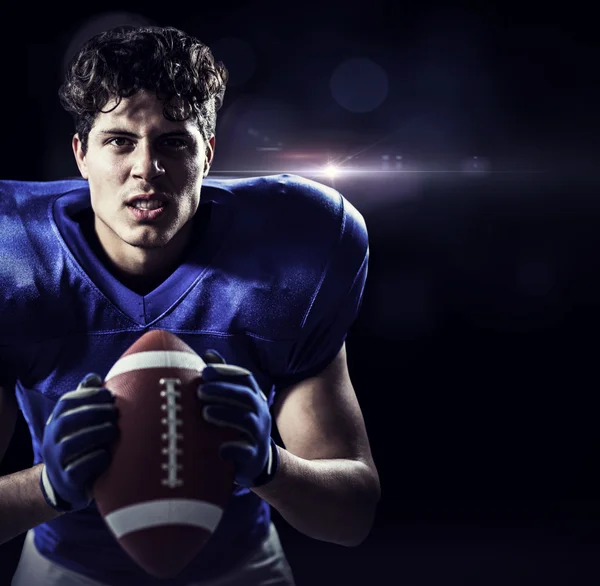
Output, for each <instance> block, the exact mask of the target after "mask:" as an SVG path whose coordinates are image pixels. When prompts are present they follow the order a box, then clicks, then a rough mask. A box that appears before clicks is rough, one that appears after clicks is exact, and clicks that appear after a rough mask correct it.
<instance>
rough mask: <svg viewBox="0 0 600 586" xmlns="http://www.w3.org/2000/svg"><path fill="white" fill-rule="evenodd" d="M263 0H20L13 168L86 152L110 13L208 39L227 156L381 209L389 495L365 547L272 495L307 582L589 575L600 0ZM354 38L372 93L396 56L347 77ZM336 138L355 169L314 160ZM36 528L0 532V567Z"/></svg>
mask: <svg viewBox="0 0 600 586" xmlns="http://www.w3.org/2000/svg"><path fill="white" fill-rule="evenodd" d="M262 6H263V7H255V6H252V5H251V4H249V3H245V2H231V1H230V2H227V3H224V4H223V5H211V6H208V5H207V6H202V5H191V6H190V7H188V8H186V9H183V8H180V7H177V6H175V5H173V6H171V5H170V6H169V12H168V15H166V10H165V8H164V7H163V6H161V7H156V8H152V7H148V6H147V5H143V6H142V5H139V6H135V5H133V4H131V3H128V6H127V11H130V12H127V13H126V12H125V9H124V8H123V5H122V4H121V5H120V7H119V9H118V10H119V14H120V15H118V16H114V14H113V16H110V15H108V13H109V12H110V10H111V6H110V5H108V6H106V7H105V10H104V11H102V12H100V11H96V10H93V9H92V8H89V9H83V8H81V9H80V11H79V12H77V13H73V12H67V11H64V14H63V13H62V12H61V14H60V18H58V17H57V15H56V8H55V7H52V8H50V7H47V8H43V7H42V8H37V9H36V10H35V11H32V12H34V14H31V13H27V14H25V8H23V9H22V10H23V13H22V14H9V13H6V19H7V20H6V22H7V23H10V25H9V26H7V27H5V29H6V34H5V37H4V38H3V40H2V43H3V45H6V47H5V48H4V50H3V52H2V55H1V63H2V65H3V71H4V73H3V85H2V91H1V94H2V96H1V98H2V105H3V113H2V117H3V125H2V127H3V135H4V138H3V140H2V146H1V150H0V152H1V153H2V158H1V160H0V177H2V178H6V179H20V180H42V181H44V180H52V179H57V178H60V177H64V176H68V175H76V174H77V170H76V167H75V164H74V162H73V160H72V154H71V150H70V137H71V134H72V132H73V130H72V127H71V121H70V119H69V117H68V116H67V115H66V114H65V113H64V112H63V111H62V110H61V108H60V105H59V103H58V99H57V96H56V91H57V89H58V86H59V84H60V81H61V76H62V72H63V61H64V59H65V55H68V54H70V53H72V51H73V46H75V45H77V43H78V42H80V41H81V40H84V38H85V36H86V34H87V35H89V34H90V33H89V31H93V32H97V31H96V30H95V29H94V27H95V28H96V29H98V28H99V29H101V28H103V27H104V28H106V27H107V26H108V27H109V26H111V25H112V24H118V23H124V22H131V21H134V22H138V23H141V22H140V21H141V20H142V21H143V20H144V19H145V20H146V21H148V22H151V23H155V24H159V25H172V26H176V27H178V28H181V29H183V30H185V31H186V32H189V33H191V34H194V35H195V36H197V37H198V38H200V39H201V40H203V41H204V42H206V43H207V44H209V45H211V46H214V48H215V53H216V55H217V57H220V58H222V59H223V60H224V61H225V64H226V65H227V66H228V67H229V68H230V70H231V74H232V84H231V86H230V89H229V90H228V93H227V95H226V101H225V106H224V107H223V110H222V111H221V113H220V119H219V123H218V127H217V140H218V142H217V151H216V161H215V166H214V173H215V174H224V175H235V174H236V172H237V173H241V172H242V171H243V172H245V173H252V172H257V173H258V172H279V171H289V172H299V173H300V174H304V175H306V176H311V177H313V178H316V179H317V180H319V181H323V182H324V183H328V184H333V185H334V186H335V187H336V188H338V189H339V190H340V191H341V192H342V193H343V194H344V195H345V196H346V197H347V198H348V199H349V200H350V201H351V202H352V203H353V204H354V205H355V206H356V207H357V208H358V209H359V211H361V213H362V214H363V215H364V217H365V219H366V221H367V225H368V227H369V232H370V239H371V262H370V273H369V279H368V283H367V288H366V291H365V298H364V304H363V308H362V311H361V314H360V316H359V318H358V320H357V322H356V323H355V324H354V326H353V328H352V330H351V333H350V336H349V339H348V353H349V363H350V370H351V374H352V376H353V380H354V383H355V388H356V392H357V395H358V397H359V401H360V403H361V406H362V408H363V412H364V416H365V419H366V423H367V428H368V431H369V434H370V439H371V445H372V450H373V454H374V457H375V461H376V463H377V466H378V469H379V472H380V476H381V483H382V491H383V498H382V501H381V503H380V506H379V510H378V515H377V519H376V522H375V526H374V528H373V531H372V533H371V535H370V537H369V538H368V540H367V541H366V542H365V543H364V544H363V545H361V546H360V547H359V548H358V549H346V548H342V547H338V546H334V545H330V544H325V543H320V542H316V541H312V540H310V539H308V538H305V537H304V536H302V535H300V534H299V533H298V532H296V531H295V530H293V529H291V528H290V527H289V526H287V525H286V524H285V522H283V521H282V520H281V519H280V518H279V517H278V516H277V514H275V519H276V521H277V524H278V527H279V529H280V533H281V536H282V540H283V542H284V545H285V547H286V550H287V552H288V556H289V558H290V560H291V562H292V565H293V567H294V571H295V573H296V576H297V580H298V584H299V586H302V585H303V584H311V585H320V584H344V585H348V586H350V585H358V584H364V583H365V582H367V581H368V582H369V583H378V584H399V585H402V586H417V585H419V586H420V585H423V586H425V585H429V584H439V583H444V584H447V583H458V584H486V585H495V584H509V583H510V584H549V583H557V584H558V583H560V584H577V585H579V584H597V583H598V582H599V581H600V555H599V551H598V549H599V548H598V546H599V541H600V538H599V536H600V506H599V501H598V495H599V494H600V493H599V489H600V482H599V481H598V474H597V467H598V457H597V454H598V447H599V440H598V437H599V433H598V416H599V415H598V414H599V411H598V401H597V400H596V395H597V379H598V364H599V362H600V361H599V360H598V357H597V352H598V350H597V348H598V343H597V332H598V322H599V321H600V311H599V305H598V302H597V299H598V293H599V292H600V291H599V288H600V287H599V285H600V283H599V279H598V274H599V272H598V269H599V266H598V264H599V263H598V250H599V245H600V236H599V235H598V228H599V227H600V203H599V202H598V181H597V177H596V167H597V161H598V155H599V154H600V152H599V149H598V138H597V137H598V131H599V130H600V117H599V114H598V104H599V103H600V89H599V88H600V84H599V81H598V66H597V63H598V59H599V57H600V51H599V47H598V45H597V44H596V37H597V25H596V24H595V22H594V19H593V18H592V13H591V10H592V9H591V8H589V9H586V8H584V7H583V6H578V5H576V4H573V3H570V4H569V5H562V4H561V5H556V7H555V8H553V7H552V6H551V5H549V4H548V5H545V6H541V5H539V6H535V5H530V6H526V5H524V3H522V4H519V5H517V4H512V5H511V4H503V5H502V6H494V5H489V4H483V5H481V6H480V7H479V8H473V7H469V8H468V7H466V6H465V7H454V8H447V7H444V6H443V5H441V4H440V5H437V4H436V3H433V2H431V1H428V2H427V3H421V4H412V5H411V4H404V3H392V2H388V3H382V2H375V1H372V2H368V3H367V2H360V3H354V4H353V3H351V2H343V3H342V2H328V3H324V2H323V3H316V2H305V3H302V4H301V5H297V6H296V5H286V4H283V3H280V4H277V5H275V4H273V5H268V4H263V5H262ZM7 10H12V11H14V10H15V7H14V6H11V7H9V8H8V9H7ZM107 15H108V16H107ZM132 15H133V16H132ZM91 17H96V18H100V20H96V21H90V20H89V19H90V18H91ZM117 21H118V22H117ZM107 23H108V24H107ZM78 39H79V40H78ZM232 39H234V40H232ZM72 44H73V45H72ZM239 47H242V48H243V51H242V52H239V51H238V49H239ZM228 58H229V60H228ZM353 58H367V59H370V60H372V62H374V63H377V64H378V65H379V66H380V67H381V68H382V70H383V71H385V75H386V76H387V93H385V92H384V94H382V95H385V99H383V101H381V103H379V104H375V102H377V99H376V98H377V96H376V95H375V94H377V92H376V89H377V87H378V83H379V78H378V77H377V76H376V73H377V71H380V70H377V71H374V70H373V71H370V72H369V71H367V72H366V73H365V74H364V75H366V76H367V77H366V78H361V77H360V75H358V74H357V73H356V72H355V74H354V75H353V76H352V75H351V76H350V81H351V82H352V83H349V84H348V83H346V84H345V85H344V84H343V83H342V82H340V77H339V76H338V77H337V78H335V75H334V73H335V71H336V68H337V67H338V66H339V65H340V64H341V63H343V62H344V61H345V60H346V59H353ZM338 73H339V72H338ZM369 75H371V77H369ZM332 76H333V78H335V79H336V80H337V81H334V82H332V81H331V80H332ZM373 76H374V77H373ZM342 77H343V76H342ZM342 81H343V80H342ZM332 83H333V86H332ZM336 83H337V84H338V85H336ZM340 83H341V84H342V85H341V87H340V86H339V84H340ZM384 85H385V84H384ZM332 87H333V89H332ZM336 97H337V98H338V100H339V101H336V99H335V98H336ZM380 98H381V96H380ZM339 102H341V104H340V103H339ZM348 108H350V109H348ZM361 108H362V111H356V110H361ZM265 145H267V146H272V145H275V146H276V147H277V148H279V149H280V150H279V151H264V150H260V149H263V148H264V147H265ZM301 153H304V154H305V155H306V154H307V153H308V154H311V155H312V158H310V159H306V158H305V159H300V158H298V156H297V155H298V154H301ZM357 153H360V154H359V155H358V156H352V155H357ZM288 155H290V156H288ZM294 155H296V156H295V157H294ZM399 156H401V157H402V159H397V158H396V157H399ZM286 157H287V158H286ZM385 157H388V158H385ZM475 157H476V158H475ZM325 158H331V159H332V160H335V161H337V162H340V161H346V166H347V167H348V168H351V169H352V173H348V174H344V173H341V174H340V175H339V176H338V177H336V178H335V179H331V178H329V177H328V176H323V175H319V174H318V173H316V172H315V167H314V166H313V167H302V165H301V164H300V163H298V161H305V160H310V161H315V160H317V161H321V160H323V161H325ZM396 163H398V168H396ZM311 164H312V163H311ZM320 164H321V163H319V165H320ZM367 168H368V170H369V171H370V172H368V173H366V172H364V173H363V172H361V169H362V170H365V169H367ZM27 441H28V432H27V430H26V428H25V426H24V424H23V422H22V420H21V421H20V422H19V428H18V430H17V435H16V436H15V439H14V441H13V443H12V444H11V448H10V450H9V453H8V455H7V457H6V459H5V461H4V462H3V463H2V467H1V468H0V472H2V473H8V472H11V471H14V470H18V469H20V468H24V467H26V466H28V465H29V463H30V460H29V458H30V457H31V454H30V451H28V450H27V449H25V448H23V447H22V446H24V445H27ZM20 545H21V540H20V539H16V540H14V541H13V542H11V543H9V544H6V545H4V546H2V547H1V548H0V564H1V567H2V576H1V577H0V583H3V584H4V583H6V584H8V583H9V579H10V576H11V575H12V571H13V570H14V567H15V564H16V561H17V559H18V552H19V548H20Z"/></svg>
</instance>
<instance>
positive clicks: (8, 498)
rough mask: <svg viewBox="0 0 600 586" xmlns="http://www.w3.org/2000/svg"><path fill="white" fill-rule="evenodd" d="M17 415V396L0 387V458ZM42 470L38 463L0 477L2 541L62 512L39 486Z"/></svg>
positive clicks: (0, 541)
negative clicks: (45, 496)
mask: <svg viewBox="0 0 600 586" xmlns="http://www.w3.org/2000/svg"><path fill="white" fill-rule="evenodd" d="M16 419H17V405H16V402H15V400H14V397H13V396H12V395H11V394H10V393H9V392H8V391H6V390H5V389H4V388H2V387H0V460H1V459H2V458H3V457H4V454H5V452H6V448H7V447H8V444H9V443H10V440H11V438H12V435H13V432H14V429H15V423H16ZM41 471H42V465H41V464H39V465H37V466H34V467H33V468H28V469H26V470H21V471H19V472H15V473H14V474H9V475H8V476H1V477H0V544H3V543H6V542H7V541H10V540H11V539H13V537H16V536H17V535H20V534H21V533H25V531H28V530H29V529H31V528H32V527H35V526H37V525H39V524H41V523H45V522H46V521H50V520H51V519H54V518H55V517H58V516H59V514H60V513H58V512H57V511H55V510H54V509H52V508H51V507H50V506H48V504H47V503H46V501H45V499H44V496H43V495H42V491H41V490H40V474H41Z"/></svg>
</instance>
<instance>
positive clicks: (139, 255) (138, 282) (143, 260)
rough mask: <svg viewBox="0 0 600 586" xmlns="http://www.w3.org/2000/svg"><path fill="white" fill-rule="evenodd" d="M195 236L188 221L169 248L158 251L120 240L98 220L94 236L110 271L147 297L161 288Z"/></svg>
mask: <svg viewBox="0 0 600 586" xmlns="http://www.w3.org/2000/svg"><path fill="white" fill-rule="evenodd" d="M191 233H192V221H190V222H188V223H187V224H186V225H185V226H184V227H183V228H182V229H181V230H180V231H179V232H178V233H177V234H176V235H175V236H174V237H173V238H172V239H171V240H170V241H169V243H168V244H167V245H165V246H163V247H157V248H142V247H137V246H131V245H130V244H127V243H126V242H123V241H122V240H120V239H118V240H117V237H116V235H115V234H114V233H112V232H111V231H110V230H109V229H108V228H107V226H105V225H104V224H103V223H102V222H101V221H100V220H98V218H97V217H96V218H95V222H94V234H95V237H96V239H97V245H98V246H99V247H100V249H101V255H102V260H103V261H104V264H105V265H106V267H107V268H108V270H109V271H110V272H111V273H112V274H113V275H114V276H115V277H116V278H117V279H118V280H119V281H121V283H123V285H125V286H126V287H127V288H128V289H131V290H132V291H134V292H135V293H137V294H139V295H146V294H147V293H149V292H150V291H153V290H154V289H156V287H158V286H159V285H160V284H161V283H162V282H163V281H164V280H165V279H166V278H167V277H168V276H169V275H170V274H171V273H172V272H173V271H174V270H175V269H176V268H177V266H178V265H179V263H180V262H181V258H182V257H183V254H184V252H185V250H186V247H187V244H188V242H189V239H190V236H191Z"/></svg>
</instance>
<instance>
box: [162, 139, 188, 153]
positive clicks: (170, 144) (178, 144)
mask: <svg viewBox="0 0 600 586" xmlns="http://www.w3.org/2000/svg"><path fill="white" fill-rule="evenodd" d="M163 144H164V145H165V146H166V147H167V148H170V149H175V150H181V149H184V148H186V147H187V142H186V141H185V140H183V139H182V138H165V139H164V141H163Z"/></svg>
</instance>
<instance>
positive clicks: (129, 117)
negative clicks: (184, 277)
mask: <svg viewBox="0 0 600 586" xmlns="http://www.w3.org/2000/svg"><path fill="white" fill-rule="evenodd" d="M114 104H115V102H114V101H113V102H110V103H109V104H107V106H106V107H105V108H104V109H105V110H107V109H109V108H110V107H113V106H114ZM73 151H74V153H75V158H76V161H77V165H78V167H79V170H80V172H81V174H82V176H83V177H84V178H85V179H87V180H88V182H89V187H90V196H91V202H92V208H93V210H94V213H95V216H96V220H95V226H96V232H97V234H98V237H99V239H100V241H101V243H102V245H103V246H104V248H105V249H106V251H107V252H108V254H109V256H122V255H123V254H127V251H129V252H130V253H133V252H134V250H133V249H135V252H136V253H142V252H143V250H144V249H148V250H149V249H156V248H162V247H165V246H167V245H168V244H169V243H170V242H171V241H172V240H173V239H174V238H175V236H176V235H178V234H181V233H182V229H183V228H184V227H186V226H187V227H188V228H191V221H190V220H191V219H192V217H193V216H194V214H195V213H196V210H197V209H198V205H199V203H200V190H201V187H202V180H203V178H204V177H206V175H207V174H208V171H209V168H210V163H211V161H212V156H213V152H214V137H213V138H211V139H210V141H209V143H208V144H207V143H206V142H205V141H204V139H203V138H202V134H201V133H200V130H199V128H198V126H197V124H196V123H195V121H194V120H193V119H190V120H186V121H182V122H172V121H170V120H167V119H166V118H165V117H164V115H163V102H162V101H160V100H159V99H158V98H157V97H156V96H155V95H154V94H151V93H148V92H143V91H140V92H138V93H137V94H135V95H134V96H132V97H130V98H123V99H122V100H121V103H120V104H119V105H118V106H117V108H115V109H114V110H112V111H110V112H107V113H102V112H101V113H99V114H98V115H97V117H96V120H95V121H94V125H93V127H92V129H91V131H90V134H89V139H88V148H87V152H86V153H85V154H84V153H83V149H82V146H81V141H80V140H79V137H78V136H77V135H75V137H74V138H73ZM149 194H152V196H151V199H154V196H155V197H156V199H157V200H162V201H163V202H164V204H161V207H162V210H160V209H159V210H158V212H156V211H155V212H152V213H150V212H149V211H147V210H146V211H144V210H139V209H136V207H135V206H132V205H130V204H131V203H132V198H135V197H136V196H140V195H146V196H147V195H149ZM140 205H147V204H139V203H138V204H137V206H138V207H139V206H140ZM155 205H156V204H154V203H151V204H149V206H150V207H154V206H155ZM132 247H133V248H132ZM111 253H113V254H111Z"/></svg>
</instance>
